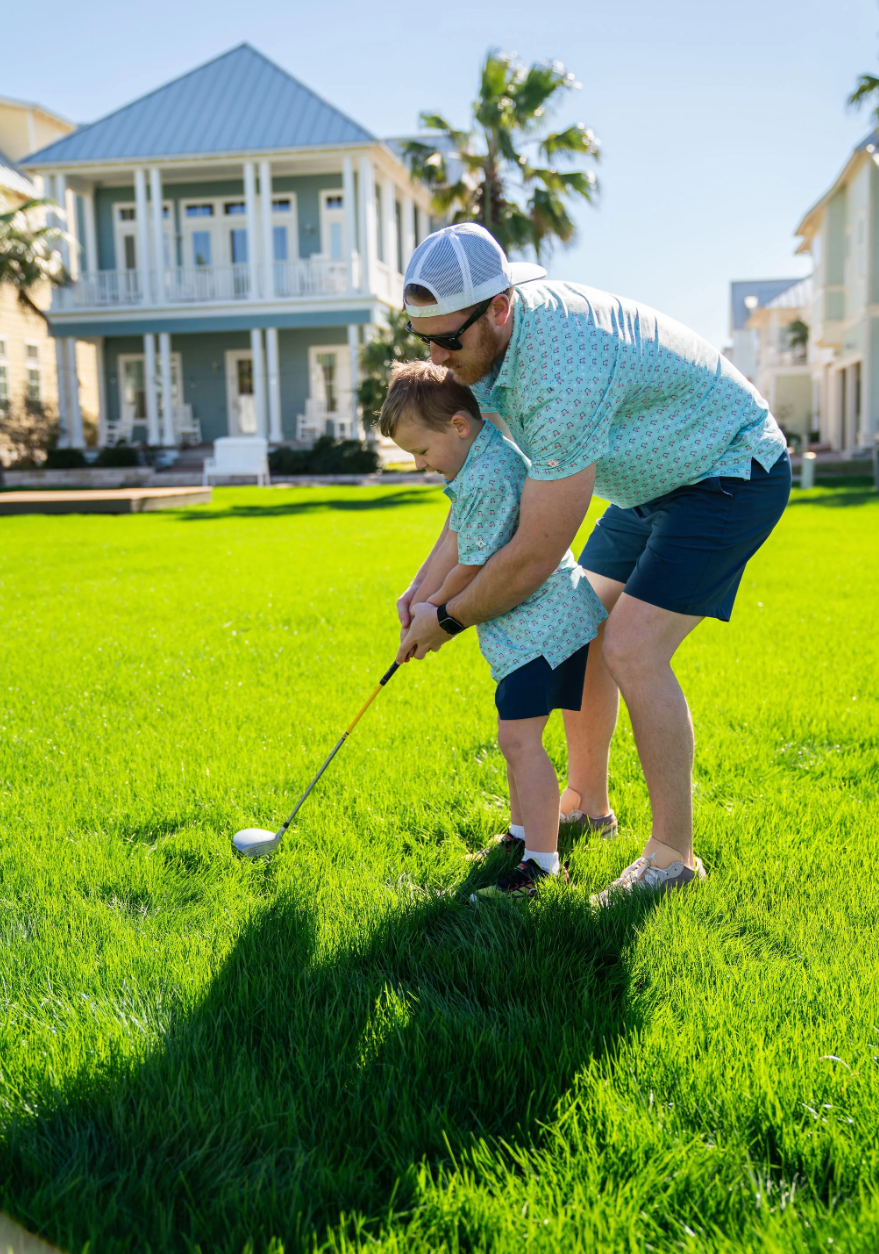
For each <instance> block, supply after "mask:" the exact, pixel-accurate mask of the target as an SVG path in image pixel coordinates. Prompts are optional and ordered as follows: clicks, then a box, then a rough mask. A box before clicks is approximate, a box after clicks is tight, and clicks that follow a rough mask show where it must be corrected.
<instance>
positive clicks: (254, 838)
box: [232, 827, 281, 858]
mask: <svg viewBox="0 0 879 1254" xmlns="http://www.w3.org/2000/svg"><path fill="white" fill-rule="evenodd" d="M280 843H281V838H280V836H278V835H277V834H276V833H275V832H270V831H267V829H266V828H264V827H245V828H243V829H242V830H241V831H240V832H236V833H235V835H234V836H233V837H232V848H233V849H234V850H235V852H236V853H240V854H241V855H242V857H245V858H261V857H263V855H264V854H267V853H274V852H275V850H276V849H277V848H278V846H279V845H280Z"/></svg>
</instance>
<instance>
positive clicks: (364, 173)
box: [358, 157, 378, 292]
mask: <svg viewBox="0 0 879 1254" xmlns="http://www.w3.org/2000/svg"><path fill="white" fill-rule="evenodd" d="M359 191H360V196H359V200H360V204H359V206H358V208H359V213H358V218H359V222H360V290H361V292H369V291H371V290H372V285H373V283H374V282H375V265H376V261H377V260H378V258H377V257H376V221H375V171H374V170H373V167H372V162H371V161H370V159H369V157H361V158H360V188H359Z"/></svg>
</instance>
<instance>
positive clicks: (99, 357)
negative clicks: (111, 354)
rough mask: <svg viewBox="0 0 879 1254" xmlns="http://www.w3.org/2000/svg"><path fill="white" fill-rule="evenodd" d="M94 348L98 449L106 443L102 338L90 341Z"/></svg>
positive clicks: (105, 391) (105, 388)
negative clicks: (96, 381)
mask: <svg viewBox="0 0 879 1254" xmlns="http://www.w3.org/2000/svg"><path fill="white" fill-rule="evenodd" d="M92 342H93V343H94V346H95V366H96V368H97V373H98V447H99V448H103V447H104V445H105V444H106V443H107V376H106V374H105V373H104V337H103V335H99V336H98V337H97V339H95V340H93V341H92Z"/></svg>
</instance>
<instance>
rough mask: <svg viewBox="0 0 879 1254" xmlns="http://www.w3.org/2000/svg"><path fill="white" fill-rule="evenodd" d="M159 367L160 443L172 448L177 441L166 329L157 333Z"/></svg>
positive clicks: (168, 336) (169, 351) (169, 344)
mask: <svg viewBox="0 0 879 1254" xmlns="http://www.w3.org/2000/svg"><path fill="white" fill-rule="evenodd" d="M159 367H160V381H161V387H162V444H163V445H164V447H165V448H174V446H175V445H176V443H177V435H176V431H175V427H176V423H175V421H174V419H175V417H176V415H175V413H174V389H173V384H172V381H171V336H170V335H169V334H168V332H167V331H162V332H161V333H160V335H159Z"/></svg>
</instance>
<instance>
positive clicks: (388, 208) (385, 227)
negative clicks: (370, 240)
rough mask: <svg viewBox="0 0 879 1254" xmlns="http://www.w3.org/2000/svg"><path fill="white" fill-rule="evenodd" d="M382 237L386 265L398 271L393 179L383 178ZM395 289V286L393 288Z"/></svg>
mask: <svg viewBox="0 0 879 1254" xmlns="http://www.w3.org/2000/svg"><path fill="white" fill-rule="evenodd" d="M382 218H383V219H384V221H383V223H382V239H383V241H384V252H385V265H386V266H387V267H388V269H389V270H390V272H391V274H396V273H397V262H398V260H399V258H398V256H397V253H398V251H399V250H398V248H397V189H396V187H395V186H394V180H393V179H383V180H382ZM391 291H393V288H391Z"/></svg>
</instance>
